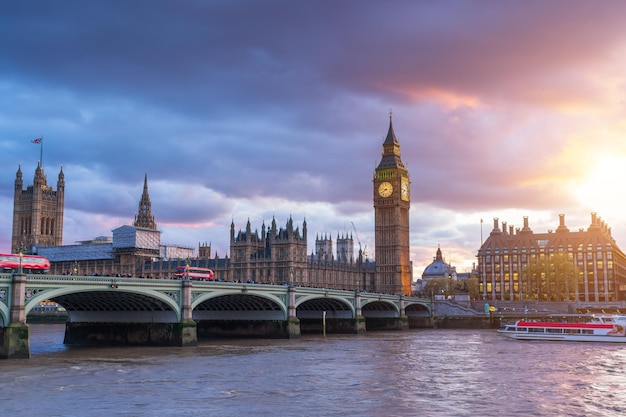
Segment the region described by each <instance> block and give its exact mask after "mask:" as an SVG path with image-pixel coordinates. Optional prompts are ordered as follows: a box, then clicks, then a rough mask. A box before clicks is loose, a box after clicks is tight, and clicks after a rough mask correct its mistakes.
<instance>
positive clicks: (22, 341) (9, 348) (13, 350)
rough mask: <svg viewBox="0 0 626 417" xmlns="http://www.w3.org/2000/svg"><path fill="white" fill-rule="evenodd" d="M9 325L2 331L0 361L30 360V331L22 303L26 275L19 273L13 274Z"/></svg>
mask: <svg viewBox="0 0 626 417" xmlns="http://www.w3.org/2000/svg"><path fill="white" fill-rule="evenodd" d="M11 283H12V291H11V310H10V313H9V325H8V326H7V327H4V328H3V329H2V346H0V359H28V358H30V329H29V327H28V324H26V312H25V309H24V301H25V297H26V295H25V294H26V275H24V274H23V273H22V272H21V271H20V272H18V273H16V274H13V277H12V281H11Z"/></svg>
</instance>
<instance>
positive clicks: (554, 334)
mask: <svg viewBox="0 0 626 417" xmlns="http://www.w3.org/2000/svg"><path fill="white" fill-rule="evenodd" d="M559 317H561V316H559ZM576 317H577V318H576V319H575V320H573V322H572V321H571V320H569V321H568V320H563V321H561V322H559V321H533V320H518V321H516V322H515V323H512V324H505V325H504V326H503V327H501V328H500V329H498V333H499V334H501V335H502V336H505V337H508V338H510V339H517V340H557V341H572V342H610V343H626V330H625V329H626V315H618V314H605V315H591V316H576Z"/></svg>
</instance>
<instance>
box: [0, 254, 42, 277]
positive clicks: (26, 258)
mask: <svg viewBox="0 0 626 417" xmlns="http://www.w3.org/2000/svg"><path fill="white" fill-rule="evenodd" d="M19 266H20V255H16V254H1V253H0V271H2V272H5V273H6V272H17V269H18V268H19ZM49 270H50V261H49V260H47V259H46V258H44V257H43V256H37V255H22V271H23V272H25V273H27V274H47V273H48V271H49Z"/></svg>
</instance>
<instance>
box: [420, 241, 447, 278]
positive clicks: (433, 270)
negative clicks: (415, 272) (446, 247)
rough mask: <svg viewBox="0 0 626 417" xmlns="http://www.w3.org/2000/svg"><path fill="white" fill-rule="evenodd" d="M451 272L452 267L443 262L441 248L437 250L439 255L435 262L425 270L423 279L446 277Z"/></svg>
mask: <svg viewBox="0 0 626 417" xmlns="http://www.w3.org/2000/svg"><path fill="white" fill-rule="evenodd" d="M449 270H450V265H448V264H447V263H445V262H444V261H443V256H441V248H437V255H436V256H435V259H434V260H433V262H432V263H431V264H430V265H428V266H427V267H426V269H424V273H423V274H422V277H423V278H427V277H432V276H440V277H441V276H444V275H445V274H446V273H447V272H448V271H449Z"/></svg>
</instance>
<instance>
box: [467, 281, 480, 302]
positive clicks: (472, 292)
mask: <svg viewBox="0 0 626 417" xmlns="http://www.w3.org/2000/svg"><path fill="white" fill-rule="evenodd" d="M467 290H468V292H469V296H470V299H472V300H474V299H476V300H477V299H478V298H479V297H480V283H479V281H478V277H477V276H476V275H471V276H470V277H469V278H468V279H467Z"/></svg>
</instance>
